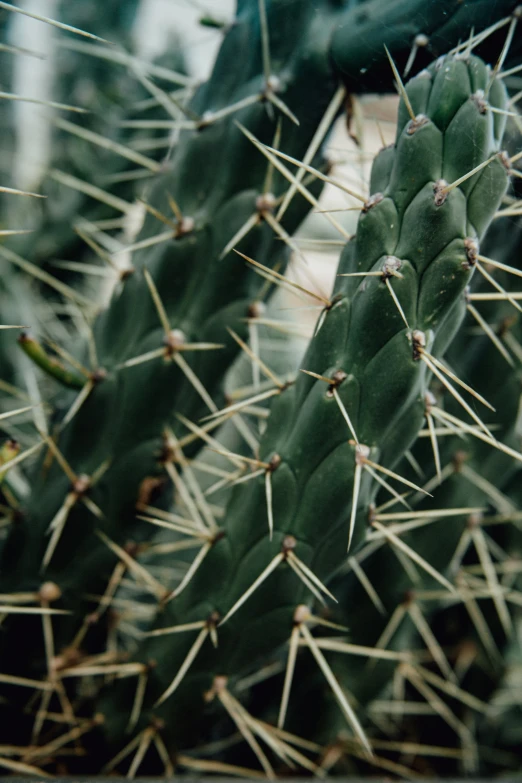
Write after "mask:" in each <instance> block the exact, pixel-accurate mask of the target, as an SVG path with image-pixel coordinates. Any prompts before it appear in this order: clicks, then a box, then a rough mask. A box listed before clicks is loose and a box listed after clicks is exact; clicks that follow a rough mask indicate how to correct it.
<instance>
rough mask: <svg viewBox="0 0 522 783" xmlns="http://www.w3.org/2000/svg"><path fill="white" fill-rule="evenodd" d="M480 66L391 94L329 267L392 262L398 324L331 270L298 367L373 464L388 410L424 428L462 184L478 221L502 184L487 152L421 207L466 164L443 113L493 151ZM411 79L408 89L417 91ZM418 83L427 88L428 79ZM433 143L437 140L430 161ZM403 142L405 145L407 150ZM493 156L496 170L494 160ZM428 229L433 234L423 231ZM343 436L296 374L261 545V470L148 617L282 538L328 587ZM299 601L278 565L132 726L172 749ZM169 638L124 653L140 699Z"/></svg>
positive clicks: (461, 266) (177, 638) (337, 531)
mask: <svg viewBox="0 0 522 783" xmlns="http://www.w3.org/2000/svg"><path fill="white" fill-rule="evenodd" d="M489 76H490V73H489V70H488V69H487V68H486V67H485V66H484V65H483V64H482V63H481V62H480V61H478V60H477V59H475V58H471V59H470V60H469V61H461V60H456V59H451V58H448V59H445V60H442V61H440V62H439V63H437V64H436V65H434V66H432V67H431V68H430V69H429V71H428V72H426V73H423V74H421V75H420V76H419V77H417V80H413V81H412V83H411V84H410V86H409V87H408V92H409V94H410V97H411V101H412V104H413V110H414V112H415V114H416V115H424V119H422V120H418V121H416V122H409V121H406V120H405V119H404V120H402V119H401V118H403V117H404V106H403V105H402V104H401V110H400V112H399V118H400V119H399V129H398V135H397V140H396V145H395V153H394V161H393V164H392V165H391V167H388V176H387V178H386V179H387V181H384V180H385V178H384V177H382V181H381V183H380V184H381V187H382V192H381V193H380V194H379V195H378V194H377V193H373V194H372V195H373V198H371V199H370V201H369V202H368V205H367V207H365V209H364V210H363V214H362V215H361V218H360V220H359V225H358V230H357V234H356V237H355V238H354V239H353V240H352V241H351V242H350V243H349V244H348V245H347V247H346V249H345V251H344V253H343V255H342V258H341V261H340V266H339V273H340V274H350V273H353V272H371V271H376V270H379V271H382V269H383V263H384V262H385V261H386V260H387V259H389V258H390V257H393V258H395V257H398V259H399V260H400V267H399V268H400V273H401V275H402V277H401V278H397V277H392V278H390V279H391V281H392V285H393V290H394V292H395V293H396V295H397V298H398V299H399V301H400V303H401V306H402V309H403V312H404V314H405V316H406V318H407V320H408V324H409V327H408V328H407V327H406V326H405V324H404V322H403V319H402V317H401V315H400V313H399V311H398V309H397V307H396V306H395V304H394V302H393V300H392V297H391V295H390V293H389V291H388V289H387V287H386V285H385V282H384V281H383V280H382V278H381V277H375V276H370V277H367V278H361V277H351V278H350V277H348V278H343V277H338V278H337V283H336V287H335V290H334V295H333V297H332V304H331V306H330V307H329V308H327V310H326V311H325V313H324V314H323V318H322V325H321V327H320V329H319V331H318V333H317V334H316V335H315V337H314V338H313V339H312V342H311V344H310V348H309V350H308V353H307V355H306V357H305V359H304V360H303V364H302V366H303V368H305V369H306V370H311V371H313V372H315V373H318V374H320V375H322V376H324V377H327V378H332V377H333V376H334V373H335V372H336V371H339V370H341V371H343V372H344V373H346V377H345V379H344V380H343V381H342V382H341V383H339V384H338V386H337V392H338V395H339V397H340V399H341V400H342V402H343V404H344V406H345V408H346V410H347V412H348V415H349V416H350V419H351V421H352V423H353V426H354V428H355V432H356V434H357V436H358V439H359V442H360V443H362V444H365V445H366V446H368V447H369V449H370V455H371V459H372V460H374V461H376V462H381V464H385V463H382V460H381V454H382V445H381V444H383V443H386V442H387V441H388V440H392V439H393V436H394V432H395V430H396V428H397V426H398V424H400V423H401V420H403V419H404V418H409V419H410V432H409V438H410V441H411V440H412V439H414V438H415V436H416V434H417V432H418V430H419V429H420V427H421V424H422V417H423V409H422V406H421V405H419V402H420V401H421V400H422V399H423V397H424V393H425V391H426V389H427V383H428V377H427V376H428V373H427V369H426V367H425V365H424V363H423V362H422V361H421V360H420V359H419V357H418V354H417V352H416V348H415V344H414V340H415V338H414V337H413V336H412V335H415V333H416V331H417V330H420V331H421V332H422V333H423V334H425V340H426V348H427V350H428V351H429V350H431V347H432V345H433V343H434V341H435V340H436V339H437V336H438V334H439V333H440V331H441V330H442V329H443V328H445V325H446V323H447V322H449V321H451V320H452V319H455V318H457V319H460V309H459V308H458V307H457V304H458V302H459V299H460V297H461V295H462V292H463V290H464V287H465V286H466V284H467V283H468V282H469V279H470V276H471V271H472V269H471V266H470V264H469V258H468V254H467V250H466V244H469V240H478V239H479V238H480V233H479V231H476V230H475V229H474V224H475V222H477V223H479V224H480V226H481V227H482V223H483V222H484V216H483V208H482V207H481V209H480V210H478V209H477V210H473V209H472V198H473V192H474V187H479V188H481V187H483V178H487V182H488V183H490V190H489V199H488V204H489V214H490V219H491V217H492V216H493V214H494V212H495V210H496V208H497V206H498V204H499V202H500V199H501V197H502V195H503V193H504V191H505V188H506V183H507V172H505V170H504V176H503V179H501V178H499V180H498V181H497V180H496V179H494V178H492V177H491V172H490V170H489V167H492V168H494V169H495V170H496V168H497V159H496V158H495V159H494V160H493V161H492V162H491V163H490V164H489V166H488V167H487V168H486V169H484V170H482V171H481V172H479V173H478V175H476V176H475V178H474V182H473V183H472V186H470V185H469V183H466V184H465V187H464V188H455V189H454V190H450V191H449V193H448V194H447V197H446V199H445V200H444V201H443V203H441V204H439V205H436V203H435V193H434V186H435V184H436V183H437V182H438V181H439V180H440V179H441V178H442V177H443V176H444V175H445V176H446V177H447V179H448V181H453V180H454V179H457V178H459V177H461V176H463V175H464V174H466V173H467V172H468V171H469V166H470V161H469V159H466V156H463V158H464V159H463V161H462V166H460V167H459V161H458V156H456V155H454V153H453V151H443V150H446V145H445V144H444V143H443V142H444V140H445V137H446V135H447V134H450V135H451V133H452V129H453V123H454V122H460V121H461V115H463V114H464V115H465V116H467V117H468V119H467V122H468V123H469V132H470V133H476V134H477V135H481V136H482V137H483V144H482V145H481V146H480V151H479V153H478V154H477V155H476V158H475V159H474V161H473V162H472V164H471V167H472V168H473V167H474V166H476V165H478V164H480V163H481V162H483V161H487V160H488V158H489V157H490V156H491V155H493V154H495V153H496V152H498V149H499V144H500V136H501V132H502V127H501V126H502V123H497V122H496V121H494V119H493V116H492V113H491V112H489V113H487V114H486V113H483V112H482V109H481V107H480V105H479V104H478V103H477V101H475V100H474V98H473V95H474V93H475V92H476V90H477V89H484V88H485V86H486V84H487V82H488V79H489ZM452 77H454V78H453V79H452ZM419 80H421V81H422V86H423V97H422V98H419V97H418V92H417V88H418V85H419ZM441 81H443V82H444V84H446V85H447V89H448V90H449V91H452V90H455V89H457V88H456V87H455V84H456V85H457V87H458V89H459V94H460V96H461V97H460V100H459V101H454V105H453V107H452V116H447V115H443V116H442V120H439V121H438V123H436V122H434V121H433V120H432V119H431V114H432V113H434V114H435V115H436V119H438V117H437V114H436V108H437V107H438V104H437V103H435V104H434V108H430V100H429V99H430V96H431V94H432V93H436V91H437V90H438V88H439V85H440V82H441ZM426 84H428V85H429V86H430V88H431V89H426V87H425V85H426ZM443 92H444V91H443ZM444 94H445V93H444ZM491 99H492V100H494V101H495V104H494V105H496V106H498V108H502V107H503V106H504V105H505V96H504V93H503V90H502V88H495V90H494V91H492V93H491ZM470 107H471V111H470ZM448 111H449V110H448ZM473 112H474V113H473ZM434 139H435V140H438V141H439V144H438V147H436V149H439V155H438V159H437V156H436V154H434V146H435V144H434ZM409 146H411V147H412V148H413V150H414V152H413V153H412V154H411V155H410V153H409V149H408V147H409ZM500 166H502V168H504V166H503V164H502V163H500ZM412 175H413V177H414V184H411V183H412ZM375 180H376V177H374V178H373V181H374V182H375ZM492 182H493V183H495V184H494V186H493V187H491V183H492ZM405 193H407V196H406V195H405ZM433 224H435V225H436V226H437V230H436V231H434V230H432V225H433ZM334 385H335V384H334ZM350 439H351V434H350V431H349V429H348V427H347V426H346V424H345V423H344V420H343V417H342V414H341V412H340V410H339V407H338V405H337V403H336V400H335V398H334V395H333V393H332V390H331V389H329V387H328V384H326V383H325V382H323V381H320V380H315V379H314V378H311V377H310V376H306V375H301V376H300V377H299V378H298V380H297V382H296V384H295V385H294V386H293V387H291V388H289V389H288V390H286V391H284V392H283V393H282V394H281V395H280V397H279V398H278V399H277V400H276V402H275V403H274V405H273V408H272V413H271V416H270V419H269V425H268V429H267V432H266V434H265V436H264V437H263V439H262V441H261V445H260V458H261V460H263V461H264V462H266V463H268V462H270V460H272V459H274V457H275V456H276V455H277V458H278V461H279V460H280V463H279V464H278V467H276V468H275V469H274V470H273V471H272V474H271V483H272V491H273V515H274V535H273V539H272V540H270V536H269V532H268V522H267V511H266V501H265V490H264V479H263V478H259V479H257V480H256V481H252V482H249V484H248V485H245V486H243V487H238V488H236V491H235V493H234V495H233V497H232V499H231V502H230V504H229V505H228V507H227V509H226V514H225V517H224V531H225V536H224V537H223V538H221V539H220V540H219V541H218V542H217V543H216V544H215V545H214V546H213V548H212V550H211V551H210V553H209V554H208V555H207V557H206V558H205V561H204V562H203V564H202V565H201V567H200V568H199V570H198V572H197V573H196V574H195V576H194V577H193V579H192V580H191V582H190V583H189V585H188V586H187V587H186V588H185V590H184V591H183V593H182V594H181V595H180V596H179V597H177V598H176V599H174V600H173V601H171V602H170V603H168V604H167V605H166V607H165V609H164V610H163V611H161V612H160V613H159V615H158V619H157V624H156V627H157V628H167V627H169V626H175V625H179V624H181V623H187V622H193V621H195V620H205V619H207V618H208V617H209V616H210V615H211V613H213V612H216V613H217V614H218V615H219V616H220V617H223V616H225V615H226V614H227V612H228V611H229V610H230V609H231V608H232V607H233V606H234V605H235V603H236V601H237V600H238V599H239V598H240V597H241V595H242V594H243V593H244V592H245V591H246V590H247V589H248V588H249V587H250V585H251V584H252V582H253V581H254V579H255V578H256V577H257V576H258V575H259V574H260V573H261V572H262V571H263V569H264V568H266V566H268V564H269V563H270V562H271V560H272V559H273V558H274V557H275V556H276V555H277V554H278V553H279V552H281V551H282V547H283V548H284V546H285V537H287V536H292V537H294V539H295V542H296V544H295V554H296V555H297V556H298V557H299V558H300V559H301V560H302V561H304V562H305V563H306V565H308V566H309V567H310V568H311V569H312V571H313V572H314V574H316V575H317V577H318V578H319V579H320V580H322V581H323V582H325V581H327V580H328V579H329V577H330V576H331V575H332V574H333V573H334V572H335V570H336V569H337V568H338V567H339V566H340V565H341V564H342V562H343V561H344V559H345V556H346V555H345V553H346V547H347V541H348V526H349V519H350V507H351V497H352V490H353V481H354V470H355V464H356V461H355V455H356V451H355V444H354V442H353V441H351V442H350ZM405 447H406V445H404V448H405ZM397 456H398V454H397V453H396V454H395V457H397ZM373 491H374V490H373V489H372V487H371V486H370V481H369V480H368V476H367V475H365V477H364V478H363V483H362V487H361V494H360V507H361V509H363V508H364V507H367V505H368V502H369V500H370V498H371V496H372V492H373ZM364 536H365V521H364V519H363V518H362V516H361V515H360V516H359V518H358V519H357V523H356V526H355V531H354V535H353V540H352V544H351V546H352V548H353V550H354V551H355V550H356V549H357V546H358V545H359V544H360V543H362V541H363V540H364ZM209 584H212V589H211V592H209ZM309 599H310V594H309V593H308V592H307V590H306V588H304V587H303V585H302V584H301V583H300V582H299V581H298V579H297V577H296V575H295V574H294V573H293V572H292V570H291V569H290V568H289V567H288V565H287V564H286V563H282V564H280V565H279V566H278V568H277V569H276V570H275V572H273V573H272V574H271V575H270V577H269V578H268V579H267V580H266V582H265V583H263V585H262V586H260V587H259V588H258V589H257V590H256V591H255V593H254V594H253V595H252V596H251V597H250V598H249V599H248V601H247V602H246V603H245V604H244V605H243V606H242V607H241V608H240V609H239V610H238V611H237V612H236V613H235V614H234V615H233V616H232V617H231V618H230V620H227V622H226V623H225V624H224V625H223V626H222V627H220V626H219V625H218V637H219V646H218V648H217V650H215V649H213V648H212V646H211V644H210V642H209V641H208V642H207V643H206V644H205V646H204V647H203V649H202V650H201V651H200V653H199V654H198V657H197V659H196V661H195V662H194V664H193V665H192V667H191V669H190V671H189V672H188V673H187V675H186V676H185V678H184V680H183V683H182V684H181V685H180V686H179V689H178V691H177V692H176V693H175V694H174V695H173V696H172V697H170V698H169V699H168V700H167V701H166V702H164V703H163V704H162V705H161V706H160V707H157V708H156V707H154V708H152V712H147V711H146V710H145V711H144V714H143V720H144V721H145V722H146V721H147V720H148V719H149V718H150V715H151V714H152V715H155V716H160V717H163V718H165V719H166V720H167V723H168V725H169V727H172V726H174V727H175V728H174V729H169V739H171V741H172V744H173V745H175V746H179V745H178V743H180V744H181V745H182V746H183V744H184V742H185V741H186V740H187V737H188V736H190V732H191V731H194V727H193V726H192V725H191V722H192V720H193V721H194V722H196V721H197V720H198V715H197V712H198V705H199V709H201V708H202V707H203V694H204V692H206V691H208V690H209V689H210V688H211V686H212V681H213V677H215V676H227V677H235V676H239V675H240V674H241V673H243V672H244V671H245V670H246V669H248V668H249V667H251V666H253V665H255V663H256V660H258V658H259V659H260V658H262V657H264V656H266V655H267V654H269V653H270V652H272V651H274V650H275V649H277V647H278V646H279V645H281V644H283V643H284V642H285V641H287V640H288V638H289V635H290V631H291V628H292V623H293V614H294V611H295V609H296V606H297V605H298V604H299V603H302V602H308V601H309ZM183 636H184V635H183V634H175V635H172V636H164V637H157V638H153V639H150V640H148V641H146V642H145V643H144V645H143V646H142V649H141V651H139V653H138V657H139V660H141V661H143V662H146V661H149V660H154V661H155V668H154V669H153V670H152V672H151V674H150V677H149V688H148V692H147V703H148V704H149V705H152V704H153V703H154V700H155V699H157V698H158V697H160V696H161V694H162V692H164V691H165V690H166V688H167V687H168V685H169V684H170V682H171V681H172V680H173V678H174V676H175V674H176V672H177V670H178V669H179V667H180V665H181V664H182V662H183V659H184V657H185V655H186V654H187V652H188V650H189V648H190V646H191V644H192V643H193V641H194V638H195V633H191V634H187V637H186V638H183ZM254 657H255V660H254ZM118 704H119V705H120V707H121V702H119V701H118ZM110 705H111V695H110V694H107V696H106V697H105V699H103V701H102V711H103V712H104V714H105V715H106V719H107V723H106V729H107V733H108V736H109V737H110V738H111V740H114V739H117V737H118V733H119V732H121V731H122V730H123V726H124V718H123V717H121V713H120V716H118V715H116V714H115V713H114V712H113V711H112V710H111V706H110ZM189 705H190V710H189ZM188 712H190V717H187V713H188ZM181 715H183V720H181ZM192 716H194V717H192Z"/></svg>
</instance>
